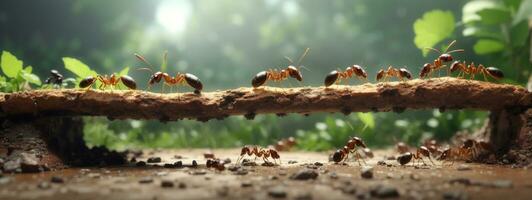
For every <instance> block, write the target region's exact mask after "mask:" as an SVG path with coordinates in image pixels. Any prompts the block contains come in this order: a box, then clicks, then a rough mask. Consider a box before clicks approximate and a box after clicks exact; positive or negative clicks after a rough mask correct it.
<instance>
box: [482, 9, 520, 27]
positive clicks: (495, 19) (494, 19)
mask: <svg viewBox="0 0 532 200" xmlns="http://www.w3.org/2000/svg"><path fill="white" fill-rule="evenodd" d="M477 14H478V16H480V22H482V23H483V24H487V25H494V24H502V23H506V22H510V21H511V19H512V16H511V14H510V11H509V10H507V9H503V8H486V9H482V10H480V11H478V12H477Z"/></svg>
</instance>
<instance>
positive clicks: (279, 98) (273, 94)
mask: <svg viewBox="0 0 532 200" xmlns="http://www.w3.org/2000/svg"><path fill="white" fill-rule="evenodd" d="M531 106H532V94H531V93H530V92H528V91H527V90H526V89H524V88H522V87H520V86H514V85H508V84H498V83H489V82H482V81H471V80H464V79H457V78H450V77H445V78H435V79H428V80H419V79H416V80H412V81H407V82H389V83H378V84H370V83H366V84H363V85H355V86H332V87H329V88H325V87H301V88H273V87H260V88H257V89H253V88H237V89H232V90H226V91H215V92H205V93H201V94H194V93H172V94H158V93H152V92H146V91H138V90H137V91H99V90H81V89H63V90H35V91H28V92H20V93H12V94H0V108H1V114H2V115H3V116H4V117H20V116H23V117H25V116H35V117H40V116H64V115H89V116H107V117H108V118H110V119H128V118H129V119H159V120H161V121H169V120H179V119H183V118H191V119H198V120H200V121H207V120H209V119H213V118H216V119H223V118H225V117H227V116H230V115H245V116H246V117H248V118H253V117H254V116H255V115H256V114H263V113H276V114H279V115H282V114H286V113H301V114H308V113H312V112H342V113H344V114H349V113H351V112H368V111H394V112H402V111H404V110H405V109H432V108H439V109H442V110H445V109H464V108H471V109H480V110H517V111H518V112H519V111H524V110H526V109H527V108H530V107H531Z"/></svg>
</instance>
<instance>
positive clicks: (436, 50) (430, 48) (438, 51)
mask: <svg viewBox="0 0 532 200" xmlns="http://www.w3.org/2000/svg"><path fill="white" fill-rule="evenodd" d="M425 49H428V50H433V51H435V52H437V53H439V54H441V51H440V50H438V49H435V48H432V47H425Z"/></svg>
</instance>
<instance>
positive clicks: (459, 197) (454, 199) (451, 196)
mask: <svg viewBox="0 0 532 200" xmlns="http://www.w3.org/2000/svg"><path fill="white" fill-rule="evenodd" d="M442 197H443V199H445V200H465V199H467V195H466V194H465V193H462V192H460V191H448V192H445V193H443V195H442Z"/></svg>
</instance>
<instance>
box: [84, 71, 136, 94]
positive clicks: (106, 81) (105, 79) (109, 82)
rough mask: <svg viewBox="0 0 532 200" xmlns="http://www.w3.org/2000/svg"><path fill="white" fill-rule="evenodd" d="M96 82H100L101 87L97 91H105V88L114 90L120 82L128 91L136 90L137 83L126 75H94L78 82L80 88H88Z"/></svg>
mask: <svg viewBox="0 0 532 200" xmlns="http://www.w3.org/2000/svg"><path fill="white" fill-rule="evenodd" d="M96 81H100V83H101V85H100V87H99V88H98V89H105V88H106V87H107V86H111V88H114V86H116V85H118V83H120V82H122V83H123V84H124V85H125V86H126V87H128V88H129V89H132V90H134V89H137V83H136V82H135V80H134V79H133V78H131V77H130V76H128V75H121V76H117V75H116V74H114V73H113V74H111V75H110V76H108V75H103V76H102V75H99V74H98V75H96V76H88V77H87V78H84V79H82V80H81V81H80V82H79V87H80V88H90V87H91V86H92V85H93V84H94V83H96Z"/></svg>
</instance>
